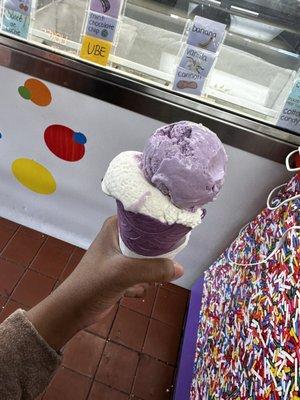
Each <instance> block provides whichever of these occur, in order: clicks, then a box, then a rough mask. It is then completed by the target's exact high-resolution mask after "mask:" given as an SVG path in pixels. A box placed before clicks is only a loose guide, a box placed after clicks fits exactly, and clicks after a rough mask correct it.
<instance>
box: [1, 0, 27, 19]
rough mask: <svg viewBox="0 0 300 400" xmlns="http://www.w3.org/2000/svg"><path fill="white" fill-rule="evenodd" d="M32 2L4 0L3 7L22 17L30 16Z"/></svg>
mask: <svg viewBox="0 0 300 400" xmlns="http://www.w3.org/2000/svg"><path fill="white" fill-rule="evenodd" d="M31 2H32V0H4V3H3V7H4V8H6V9H9V10H13V11H17V12H19V13H21V14H23V15H28V16H29V15H30V12H31Z"/></svg>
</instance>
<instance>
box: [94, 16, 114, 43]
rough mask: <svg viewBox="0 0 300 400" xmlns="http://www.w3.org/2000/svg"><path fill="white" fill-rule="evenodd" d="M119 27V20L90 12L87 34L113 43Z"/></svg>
mask: <svg viewBox="0 0 300 400" xmlns="http://www.w3.org/2000/svg"><path fill="white" fill-rule="evenodd" d="M117 25H118V20H117V19H115V18H111V17H108V16H106V15H103V14H98V13H95V12H93V11H90V12H89V16H88V21H87V26H86V34H87V35H89V36H94V37H97V38H99V39H103V40H107V41H109V42H113V40H114V36H115V32H116V29H117Z"/></svg>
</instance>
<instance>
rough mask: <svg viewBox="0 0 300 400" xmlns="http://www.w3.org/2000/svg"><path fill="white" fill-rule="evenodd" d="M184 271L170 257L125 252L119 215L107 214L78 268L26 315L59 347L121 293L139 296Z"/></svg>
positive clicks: (49, 340)
mask: <svg viewBox="0 0 300 400" xmlns="http://www.w3.org/2000/svg"><path fill="white" fill-rule="evenodd" d="M182 275H183V268H182V266H181V265H179V264H177V263H175V262H173V261H171V260H169V259H135V258H129V257H124V256H123V255H122V254H121V251H120V248H119V243H118V227H117V218H116V217H111V218H109V219H108V220H107V221H106V222H105V223H104V225H103V227H102V229H101V232H100V233H99V234H98V235H97V237H96V239H95V240H94V242H93V243H92V245H91V247H90V248H89V250H88V251H87V252H86V254H85V256H84V257H83V259H82V260H81V262H80V263H79V265H78V266H77V268H76V270H75V271H74V272H73V273H72V274H71V275H70V276H69V278H67V279H66V281H65V282H63V283H62V284H61V285H60V286H59V288H58V289H56V291H55V292H53V293H52V295H50V296H49V297H48V298H47V299H45V300H44V301H43V302H41V303H40V304H38V305H37V306H36V307H34V308H33V309H32V310H30V311H29V312H28V317H29V319H30V320H31V322H32V323H33V324H34V325H35V327H36V328H37V330H38V331H39V332H40V334H41V335H42V336H43V337H44V338H45V339H46V341H47V342H48V343H49V344H50V345H51V346H52V347H53V348H55V349H59V348H61V347H62V346H63V345H64V344H65V343H66V342H67V341H68V340H69V339H70V338H71V337H72V336H73V335H74V334H75V333H76V332H78V331H79V330H81V329H83V328H85V327H87V326H88V325H91V324H92V323H94V322H96V321H99V320H101V318H103V317H104V316H105V315H106V314H107V312H109V310H110V309H111V308H112V307H113V306H114V304H115V303H116V302H118V301H119V300H120V299H121V297H122V296H124V295H128V296H136V297H139V296H142V295H143V294H144V292H145V289H146V288H147V285H149V284H154V283H156V282H168V281H172V280H175V279H178V278H179V277H180V276H182Z"/></svg>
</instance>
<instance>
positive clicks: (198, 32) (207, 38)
mask: <svg viewBox="0 0 300 400" xmlns="http://www.w3.org/2000/svg"><path fill="white" fill-rule="evenodd" d="M225 28H226V25H224V24H221V23H220V22H216V21H213V20H211V19H207V18H203V17H199V16H196V17H195V18H194V21H193V23H192V26H191V28H190V30H189V36H188V40H187V43H188V44H190V45H191V46H194V47H198V48H202V49H205V50H208V51H212V52H214V53H215V52H216V51H217V50H218V48H219V46H220V44H221V43H222V41H223V38H224V35H225Z"/></svg>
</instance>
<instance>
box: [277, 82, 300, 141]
mask: <svg viewBox="0 0 300 400" xmlns="http://www.w3.org/2000/svg"><path fill="white" fill-rule="evenodd" d="M277 126H279V127H280V128H285V129H289V130H291V131H293V132H296V133H299V134H300V78H299V79H298V80H297V81H296V82H295V84H294V86H293V89H292V91H291V93H290V95H289V97H288V99H287V101H286V103H285V105H284V107H283V110H282V112H281V114H280V117H279V120H278V122H277Z"/></svg>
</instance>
